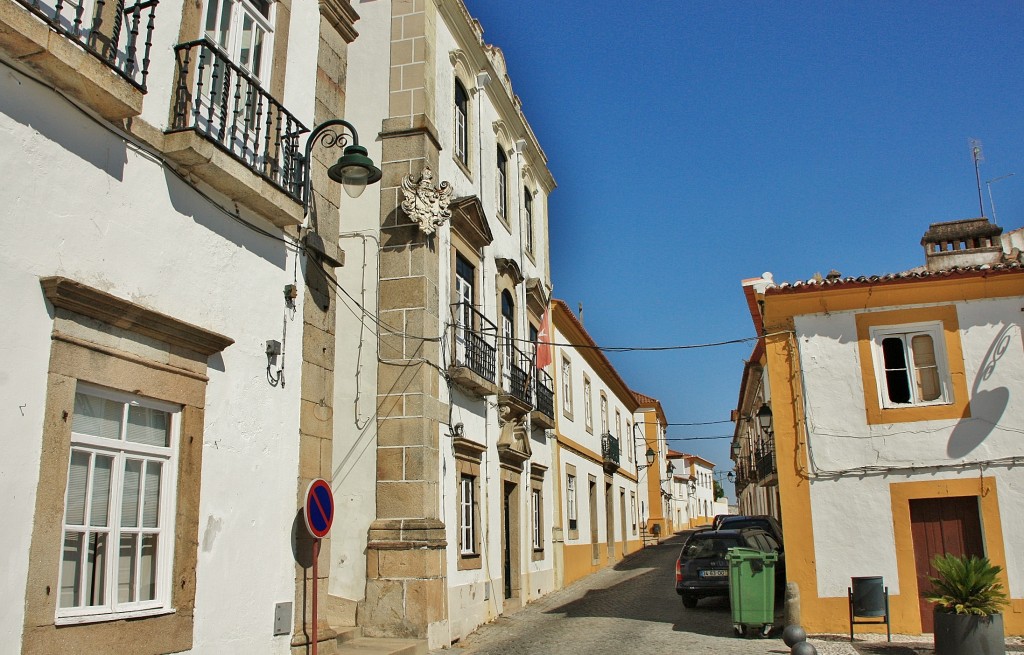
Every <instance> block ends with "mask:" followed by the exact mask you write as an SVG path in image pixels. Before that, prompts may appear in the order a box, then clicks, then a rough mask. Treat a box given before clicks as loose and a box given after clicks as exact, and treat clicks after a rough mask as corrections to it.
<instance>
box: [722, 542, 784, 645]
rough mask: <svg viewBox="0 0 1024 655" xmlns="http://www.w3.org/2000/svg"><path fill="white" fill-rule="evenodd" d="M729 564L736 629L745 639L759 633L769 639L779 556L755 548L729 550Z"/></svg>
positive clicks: (731, 603)
mask: <svg viewBox="0 0 1024 655" xmlns="http://www.w3.org/2000/svg"><path fill="white" fill-rule="evenodd" d="M725 559H726V561H728V562H729V604H730V605H731V606H732V623H733V626H732V627H733V629H734V630H735V631H736V634H737V635H740V636H743V635H744V634H746V633H747V632H748V631H751V632H752V631H753V630H757V632H758V633H759V634H760V636H762V637H767V636H768V635H769V633H771V631H772V625H773V624H774V622H775V562H776V561H778V559H779V556H778V554H777V553H765V552H762V551H760V550H754V549H753V548H730V549H729V551H728V553H727V554H726V556H725Z"/></svg>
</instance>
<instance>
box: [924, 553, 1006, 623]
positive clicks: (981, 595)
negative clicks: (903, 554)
mask: <svg viewBox="0 0 1024 655" xmlns="http://www.w3.org/2000/svg"><path fill="white" fill-rule="evenodd" d="M932 566H934V567H935V570H936V571H938V572H939V575H938V577H935V578H933V577H931V576H928V579H929V580H931V583H932V593H930V594H928V595H926V596H925V600H928V601H929V602H932V603H935V605H936V607H938V608H939V609H940V611H943V612H949V613H952V614H976V615H979V616H988V615H990V614H999V612H1000V610H1001V609H1002V608H1003V607H1004V606H1005V605H1006V604H1007V598H1006V593H1004V592H1003V585H1002V584H1001V583H1000V582H999V573H1000V572H1001V571H1002V570H1003V569H1002V568H1001V567H998V566H995V565H993V564H992V563H991V562H989V561H988V558H987V557H975V556H974V555H966V556H963V557H957V556H956V555H936V556H935V559H933V560H932Z"/></svg>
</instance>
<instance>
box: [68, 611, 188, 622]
mask: <svg viewBox="0 0 1024 655" xmlns="http://www.w3.org/2000/svg"><path fill="white" fill-rule="evenodd" d="M174 613H175V610H173V609H168V608H166V607H156V608H153V609H148V610H134V611H131V612H110V613H108V614H83V615H80V616H58V617H57V618H56V619H54V622H53V623H54V625H82V624H85V623H103V622H106V621H121V620H123V619H145V618H149V617H151V616H164V615H167V614H174Z"/></svg>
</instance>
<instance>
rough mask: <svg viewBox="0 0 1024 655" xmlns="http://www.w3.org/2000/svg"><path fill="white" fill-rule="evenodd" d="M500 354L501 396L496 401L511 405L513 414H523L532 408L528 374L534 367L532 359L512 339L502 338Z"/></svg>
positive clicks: (530, 378)
mask: <svg viewBox="0 0 1024 655" xmlns="http://www.w3.org/2000/svg"><path fill="white" fill-rule="evenodd" d="M501 354H502V357H501V397H500V398H499V399H498V402H500V403H504V404H507V405H511V407H512V410H513V413H514V414H517V415H522V414H525V413H527V412H529V411H530V410H531V409H533V388H532V386H533V385H532V376H531V375H530V372H531V369H533V368H534V366H533V360H532V359H531V358H530V357H529V356H528V355H527V354H526V353H524V352H523V351H522V350H520V349H519V347H518V346H516V343H515V341H514V340H512V339H504V338H503V339H502V344H501Z"/></svg>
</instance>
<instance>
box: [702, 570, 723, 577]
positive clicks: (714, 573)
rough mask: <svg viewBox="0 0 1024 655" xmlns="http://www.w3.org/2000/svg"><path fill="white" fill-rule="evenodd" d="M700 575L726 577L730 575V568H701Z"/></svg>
mask: <svg viewBox="0 0 1024 655" xmlns="http://www.w3.org/2000/svg"><path fill="white" fill-rule="evenodd" d="M699 575H700V577H702V578H724V577H726V576H728V575H729V569H701V571H700V573H699Z"/></svg>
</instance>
